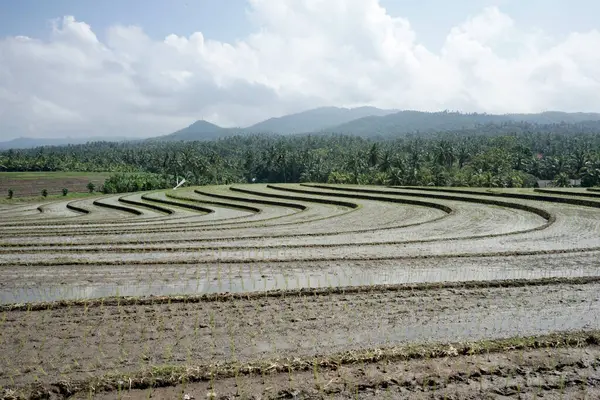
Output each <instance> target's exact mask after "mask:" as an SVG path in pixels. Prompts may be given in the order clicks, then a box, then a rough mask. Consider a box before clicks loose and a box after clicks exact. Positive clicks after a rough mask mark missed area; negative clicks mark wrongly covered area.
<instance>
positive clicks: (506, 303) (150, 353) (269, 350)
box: [0, 283, 600, 387]
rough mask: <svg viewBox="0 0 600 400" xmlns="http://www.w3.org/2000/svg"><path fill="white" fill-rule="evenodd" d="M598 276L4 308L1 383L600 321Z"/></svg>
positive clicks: (521, 332) (573, 327)
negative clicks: (573, 280) (576, 280)
mask: <svg viewBox="0 0 600 400" xmlns="http://www.w3.org/2000/svg"><path fill="white" fill-rule="evenodd" d="M599 316H600V284H598V283H588V284H577V285H575V284H564V283H560V284H551V285H545V286H522V287H496V288H490V287H487V288H475V289H473V288H471V289H465V288H449V289H444V288H442V289H428V290H416V291H413V290H409V291H406V290H394V291H387V290H374V291H373V292H366V293H353V294H343V293H340V294H327V295H320V296H314V295H310V294H308V295H304V294H302V295H298V294H295V295H289V296H285V297H267V298H264V297H258V298H250V299H237V300H228V301H218V302H208V301H203V302H200V303H172V304H168V303H167V304H143V305H135V304H133V305H119V304H112V305H103V304H100V305H97V306H92V307H87V306H86V305H75V306H69V307H66V308H58V309H43V310H40V311H27V310H24V311H6V310H5V311H3V312H2V313H1V314H0V321H2V322H1V323H2V326H1V329H0V385H3V386H7V385H9V386H17V387H19V386H23V385H29V384H31V383H32V382H35V381H37V382H41V383H53V382H56V381H57V380H60V379H66V378H68V379H83V378H86V377H89V375H90V374H92V375H94V376H98V375H104V374H106V373H127V372H135V371H139V370H141V369H142V368H145V367H148V366H152V365H181V364H186V365H194V364H206V363H215V362H230V361H234V360H235V361H251V360H256V359H278V358H282V357H313V356H317V355H320V356H324V355H328V354H333V353H340V352H343V351H345V350H349V349H366V348H379V347H389V346H394V345H398V344H402V343H414V342H457V341H475V340H481V339H493V338H505V337H513V336H529V335H539V334H547V333H551V332H556V331H577V330H594V329H599V328H600V319H599Z"/></svg>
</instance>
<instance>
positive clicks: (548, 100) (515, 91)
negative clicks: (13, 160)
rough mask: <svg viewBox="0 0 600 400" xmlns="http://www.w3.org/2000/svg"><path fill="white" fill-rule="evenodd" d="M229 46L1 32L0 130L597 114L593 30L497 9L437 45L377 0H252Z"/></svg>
mask: <svg viewBox="0 0 600 400" xmlns="http://www.w3.org/2000/svg"><path fill="white" fill-rule="evenodd" d="M249 3H250V11H249V18H250V19H251V21H252V22H253V23H254V24H255V27H256V29H255V31H254V32H253V33H252V34H249V35H248V36H247V37H246V38H244V39H243V40H240V41H238V42H235V43H223V42H219V41H214V40H211V39H209V38H205V37H204V35H203V34H202V33H200V32H197V33H194V34H192V35H191V36H189V37H181V36H177V35H169V36H168V37H166V38H165V39H164V40H162V41H153V40H151V39H150V38H149V37H148V36H147V35H146V34H145V33H144V31H143V29H142V28H140V27H135V26H114V27H112V28H110V29H109V30H108V32H107V34H106V35H105V37H106V39H105V40H104V41H100V40H99V39H98V36H97V35H96V34H95V33H94V32H93V31H92V29H91V28H90V26H88V25H87V24H86V23H85V22H81V21H77V20H76V19H75V18H74V17H70V16H67V17H64V18H62V19H60V20H57V21H55V22H54V23H53V25H52V31H51V32H50V35H49V38H48V39H47V40H40V39H35V38H27V37H23V36H15V37H7V38H4V39H0V135H1V137H2V139H5V138H6V139H8V138H10V137H14V136H20V135H26V136H40V137H41V136H64V135H67V134H68V135H77V134H79V135H90V136H92V135H119V136H123V135H128V136H150V135H156V134H162V133H168V132H170V131H173V130H175V129H178V128H181V127H183V126H185V125H186V124H189V123H191V122H193V121H194V120H195V119H200V118H205V119H208V120H211V121H214V122H216V123H220V124H224V125H237V126H242V125H247V124H250V123H253V122H257V121H259V120H262V119H264V118H268V117H270V116H275V115H281V114H284V113H288V112H294V111H300V110H303V109H307V108H311V107H317V106H323V105H340V106H358V105H365V104H370V105H374V106H379V107H386V108H401V109H420V110H429V111H432V110H441V109H453V110H456V109H458V110H463V111H486V112H496V113H503V112H536V111H542V110H548V109H553V110H565V111H600V96H599V95H598V93H600V53H599V52H598V51H597V49H599V48H600V32H598V31H590V32H573V33H572V34H570V35H569V36H567V37H563V38H552V37H550V36H548V35H546V34H545V33H544V32H541V31H539V30H536V29H530V28H529V27H527V28H521V27H519V26H516V24H515V22H514V21H513V20H512V19H511V18H510V16H508V15H506V14H504V13H502V12H501V11H500V10H499V9H497V8H487V9H484V10H482V11H481V13H480V14H478V15H474V16H470V17H469V16H466V17H465V21H464V23H462V24H461V25H459V26H456V27H454V28H453V29H451V30H450V32H448V35H447V37H446V39H445V42H444V45H443V47H442V49H441V50H440V51H439V52H432V51H431V50H428V49H427V48H425V47H424V46H423V45H422V44H420V43H419V40H418V37H417V35H416V33H415V32H414V31H413V29H412V28H411V25H410V23H409V21H408V20H406V19H404V18H400V17H393V16H391V15H389V14H388V13H387V12H386V10H385V9H384V8H382V7H381V6H380V5H379V2H378V1H377V0H250V1H249Z"/></svg>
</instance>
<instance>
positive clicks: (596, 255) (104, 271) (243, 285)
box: [0, 252, 600, 303]
mask: <svg viewBox="0 0 600 400" xmlns="http://www.w3.org/2000/svg"><path fill="white" fill-rule="evenodd" d="M599 260H600V252H588V253H573V254H554V255H530V256H511V257H473V258H441V259H435V258H431V259H421V260H419V259H417V260H382V261H339V260H336V261H321V262H282V263H268V262H258V263H244V262H242V263H239V264H205V265H194V264H141V265H94V266H85V265H62V266H48V267H45V266H36V265H30V266H22V267H12V266H1V267H0V303H24V302H32V301H33V302H37V301H56V300H65V299H82V298H98V297H107V296H119V295H120V296H149V295H173V294H201V293H217V292H238V293H239V292H256V291H264V290H271V289H279V290H286V289H297V288H303V287H304V288H311V287H312V288H315V287H324V288H327V287H332V286H333V287H335V286H357V285H372V284H398V283H421V282H464V281H493V280H507V279H539V278H549V277H585V276H599V275H600V262H599Z"/></svg>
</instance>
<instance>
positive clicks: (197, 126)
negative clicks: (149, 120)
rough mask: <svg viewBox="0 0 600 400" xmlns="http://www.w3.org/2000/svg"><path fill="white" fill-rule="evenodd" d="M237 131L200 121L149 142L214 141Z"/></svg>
mask: <svg viewBox="0 0 600 400" xmlns="http://www.w3.org/2000/svg"><path fill="white" fill-rule="evenodd" d="M234 131H236V129H230V128H221V127H220V126H218V125H215V124H211V123H210V122H208V121H204V120H199V121H196V122H194V123H193V124H191V125H190V126H188V127H187V128H183V129H180V130H178V131H177V132H173V133H171V134H169V135H165V136H158V137H155V138H150V139H148V140H154V141H180V140H181V141H191V140H214V139H218V138H219V137H223V136H227V135H230V134H232V133H233V132H234Z"/></svg>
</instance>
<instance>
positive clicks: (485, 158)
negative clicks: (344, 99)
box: [0, 124, 600, 193]
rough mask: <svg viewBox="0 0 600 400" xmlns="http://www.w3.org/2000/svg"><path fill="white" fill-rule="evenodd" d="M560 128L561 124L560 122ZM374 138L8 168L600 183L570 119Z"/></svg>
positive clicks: (245, 142) (326, 137) (235, 177)
mask: <svg viewBox="0 0 600 400" xmlns="http://www.w3.org/2000/svg"><path fill="white" fill-rule="evenodd" d="M553 126H554V125H553ZM487 129H488V132H486V134H479V133H478V132H476V131H473V130H464V131H453V132H444V133H440V134H436V135H427V136H419V135H415V134H413V135H405V136H403V137H397V138H394V139H382V138H379V139H372V138H371V139H368V138H362V137H357V136H346V135H341V134H322V135H292V136H278V135H240V136H233V137H227V138H223V139H219V140H215V141H208V142H201V141H196V142H160V141H142V142H122V143H114V142H93V143H87V144H82V145H69V146H58V147H40V148H34V149H26V150H9V151H4V152H1V153H0V170H4V171H90V172H92V171H109V172H113V173H114V174H113V176H111V178H110V179H108V180H107V181H106V182H105V184H104V187H103V188H100V190H103V191H104V192H106V193H116V192H127V191H137V190H151V189H159V188H166V187H170V186H172V185H173V184H174V182H175V179H176V178H175V177H177V176H178V177H183V178H185V179H186V180H187V181H188V182H189V184H192V185H205V184H233V183H245V182H270V183H285V182H328V183H358V184H379V185H419V186H427V185H435V186H485V187H532V186H535V185H536V183H537V181H538V180H540V179H541V180H552V181H553V182H554V184H555V185H556V186H567V185H569V183H570V182H571V179H581V184H582V186H597V185H600V135H599V134H597V133H594V132H588V131H585V132H583V131H581V130H579V129H578V128H577V126H576V125H568V124H564V125H563V126H562V128H561V129H556V127H555V128H554V129H553V130H552V131H548V130H546V129H544V126H543V125H539V126H534V127H533V128H531V129H529V130H528V131H526V132H523V131H520V130H519V131H515V132H512V133H506V130H507V126H506V124H503V125H502V126H501V127H499V128H498V131H492V132H491V133H490V132H489V129H490V128H489V127H488V128H487Z"/></svg>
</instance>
